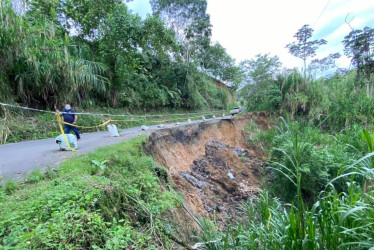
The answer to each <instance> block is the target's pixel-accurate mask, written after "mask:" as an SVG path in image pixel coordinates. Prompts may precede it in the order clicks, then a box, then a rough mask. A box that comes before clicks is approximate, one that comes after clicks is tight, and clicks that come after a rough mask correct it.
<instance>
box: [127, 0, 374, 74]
mask: <svg viewBox="0 0 374 250" xmlns="http://www.w3.org/2000/svg"><path fill="white" fill-rule="evenodd" d="M128 5H129V8H130V9H132V10H133V11H134V12H135V13H138V14H139V15H140V16H142V17H145V16H146V14H147V13H151V7H150V5H149V1H148V0H134V1H133V2H130V3H128ZM208 13H209V14H210V20H211V24H212V25H213V34H212V40H213V41H218V42H219V43H220V44H221V45H222V46H223V47H225V48H226V49H227V52H228V53H229V54H230V55H231V56H232V57H234V58H235V59H236V61H237V62H240V61H242V60H245V59H251V58H253V57H254V56H255V55H257V54H259V53H262V54H264V53H270V54H271V55H277V56H279V57H280V60H281V61H282V63H283V64H284V66H286V67H288V68H292V67H299V66H301V65H302V63H301V59H298V58H295V57H293V56H292V55H290V54H289V53H288V50H287V49H286V48H285V46H286V45H287V44H288V43H291V42H293V41H294V38H293V35H294V34H295V33H296V32H297V30H298V29H300V28H301V27H302V26H303V25H304V24H309V25H310V26H311V27H312V28H313V29H314V30H315V32H314V37H313V38H314V39H322V38H323V39H325V40H327V41H328V44H327V45H325V46H323V47H321V49H319V50H318V51H317V57H316V58H322V57H324V56H327V55H328V54H330V53H335V52H340V53H341V54H343V45H342V40H343V39H344V36H346V35H347V34H348V33H349V32H350V27H349V26H348V25H347V24H346V23H345V19H346V17H347V15H348V14H349V16H348V20H349V21H350V24H351V26H352V27H353V28H356V29H361V28H363V27H365V26H369V27H374V0H257V1H254V0H231V1H227V0H208ZM339 64H340V65H341V66H344V67H348V66H349V60H348V59H347V58H344V57H343V58H341V59H339Z"/></svg>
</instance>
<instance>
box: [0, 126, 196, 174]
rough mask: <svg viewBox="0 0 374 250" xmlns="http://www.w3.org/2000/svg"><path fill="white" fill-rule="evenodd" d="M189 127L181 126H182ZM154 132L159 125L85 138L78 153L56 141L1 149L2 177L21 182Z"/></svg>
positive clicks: (22, 143) (100, 133)
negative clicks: (67, 161) (27, 176)
mask: <svg viewBox="0 0 374 250" xmlns="http://www.w3.org/2000/svg"><path fill="white" fill-rule="evenodd" d="M200 122H202V121H201V120H198V121H193V123H200ZM186 123H187V122H184V123H180V125H184V124H186ZM172 126H176V124H175V123H171V124H166V125H165V127H172ZM154 129H157V125H154V126H149V130H146V131H142V129H141V128H140V127H136V128H129V129H124V130H122V132H120V136H119V137H110V136H109V132H98V133H86V134H82V139H81V140H80V141H79V142H78V145H79V151H78V152H71V151H60V150H59V148H58V145H57V144H56V143H55V139H54V138H50V139H43V140H35V141H27V142H19V143H12V144H5V145H0V176H3V177H4V179H8V178H16V179H22V178H24V176H25V174H27V173H28V172H30V171H32V170H34V169H42V168H46V167H56V166H57V165H58V164H59V163H61V162H62V161H64V160H65V159H67V158H70V157H72V156H76V155H79V154H85V153H87V152H91V151H93V150H95V149H97V148H99V147H102V146H108V145H111V144H115V143H119V142H121V141H126V140H129V139H132V138H135V137H137V136H139V135H141V134H150V133H151V132H152V130H154Z"/></svg>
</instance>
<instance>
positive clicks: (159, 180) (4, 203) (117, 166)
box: [0, 137, 183, 249]
mask: <svg viewBox="0 0 374 250" xmlns="http://www.w3.org/2000/svg"><path fill="white" fill-rule="evenodd" d="M145 141H146V137H138V138H136V139H133V140H131V141H128V142H124V143H120V144H117V145H113V146H110V147H105V148H101V149H99V150H97V151H95V152H94V153H90V154H88V155H87V156H83V157H77V158H73V159H70V160H67V161H66V162H64V163H62V164H61V165H60V166H59V168H58V170H57V171H54V170H51V169H49V170H48V171H47V172H46V173H45V174H41V173H40V172H38V171H34V172H32V173H30V175H29V177H28V178H27V180H26V182H25V183H23V184H17V183H15V182H14V181H8V182H7V183H6V184H4V186H3V187H1V188H0V246H2V247H4V248H5V249H7V248H15V249H26V248H27V249H51V248H86V249H87V248H93V249H103V248H105V249H124V248H136V249H143V248H159V247H165V248H168V246H170V245H171V244H172V241H171V240H170V238H169V236H168V235H169V234H166V233H165V232H169V231H172V230H173V224H172V223H171V222H170V221H168V218H167V217H165V218H164V217H163V215H164V214H165V212H166V211H168V210H170V209H173V208H175V207H177V206H179V205H180V204H181V203H182V201H183V199H182V197H181V195H180V194H178V193H177V192H175V191H174V190H173V188H172V186H171V183H170V182H169V180H168V174H167V171H166V169H164V168H163V167H161V166H158V165H157V164H156V163H155V162H154V161H153V159H152V158H150V157H147V156H145V155H144V153H143V148H142V147H143V143H144V142H145ZM166 229H167V230H166Z"/></svg>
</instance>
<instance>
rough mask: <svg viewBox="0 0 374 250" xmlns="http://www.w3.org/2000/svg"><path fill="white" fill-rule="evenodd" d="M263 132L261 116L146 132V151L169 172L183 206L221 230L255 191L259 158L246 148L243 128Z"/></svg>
mask: <svg viewBox="0 0 374 250" xmlns="http://www.w3.org/2000/svg"><path fill="white" fill-rule="evenodd" d="M250 122H254V123H256V124H257V125H258V127H259V128H261V129H264V130H266V129H268V125H267V119H266V117H265V115H264V114H261V113H260V114H249V115H244V116H241V117H238V118H234V119H225V120H220V121H210V122H206V123H202V124H192V125H186V126H181V127H178V128H174V129H165V130H160V131H156V132H154V133H152V134H151V136H150V138H149V143H148V145H147V146H146V148H147V151H148V152H149V153H150V154H151V155H152V156H153V157H154V158H155V160H156V161H157V162H158V163H159V164H160V165H163V166H165V167H166V168H167V169H168V170H169V173H170V176H171V181H172V182H173V183H174V185H175V188H176V189H177V190H178V191H180V192H183V194H184V198H185V201H186V204H185V206H186V208H187V209H188V210H189V211H191V212H192V213H193V214H195V215H199V216H205V217H210V218H212V216H213V214H215V215H216V219H217V221H218V222H220V223H221V224H222V225H223V226H224V225H225V222H226V221H227V220H231V219H232V218H234V217H236V216H240V212H239V209H238V207H239V206H240V204H241V203H242V202H243V201H247V200H248V199H250V198H251V197H253V196H254V195H256V194H257V193H258V192H259V190H260V185H259V179H260V177H261V172H262V167H263V159H264V157H265V156H264V154H263V153H262V152H261V151H260V150H258V149H256V148H257V147H256V146H255V145H249V144H248V143H247V140H246V139H245V137H244V136H243V129H244V127H245V126H246V125H247V124H249V123H250Z"/></svg>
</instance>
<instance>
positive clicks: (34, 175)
mask: <svg viewBox="0 0 374 250" xmlns="http://www.w3.org/2000/svg"><path fill="white" fill-rule="evenodd" d="M44 177H45V176H44V175H43V174H42V173H41V172H40V171H39V170H33V171H32V172H31V173H30V174H29V176H28V177H27V182H29V183H37V182H39V181H41V180H43V179H44Z"/></svg>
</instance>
